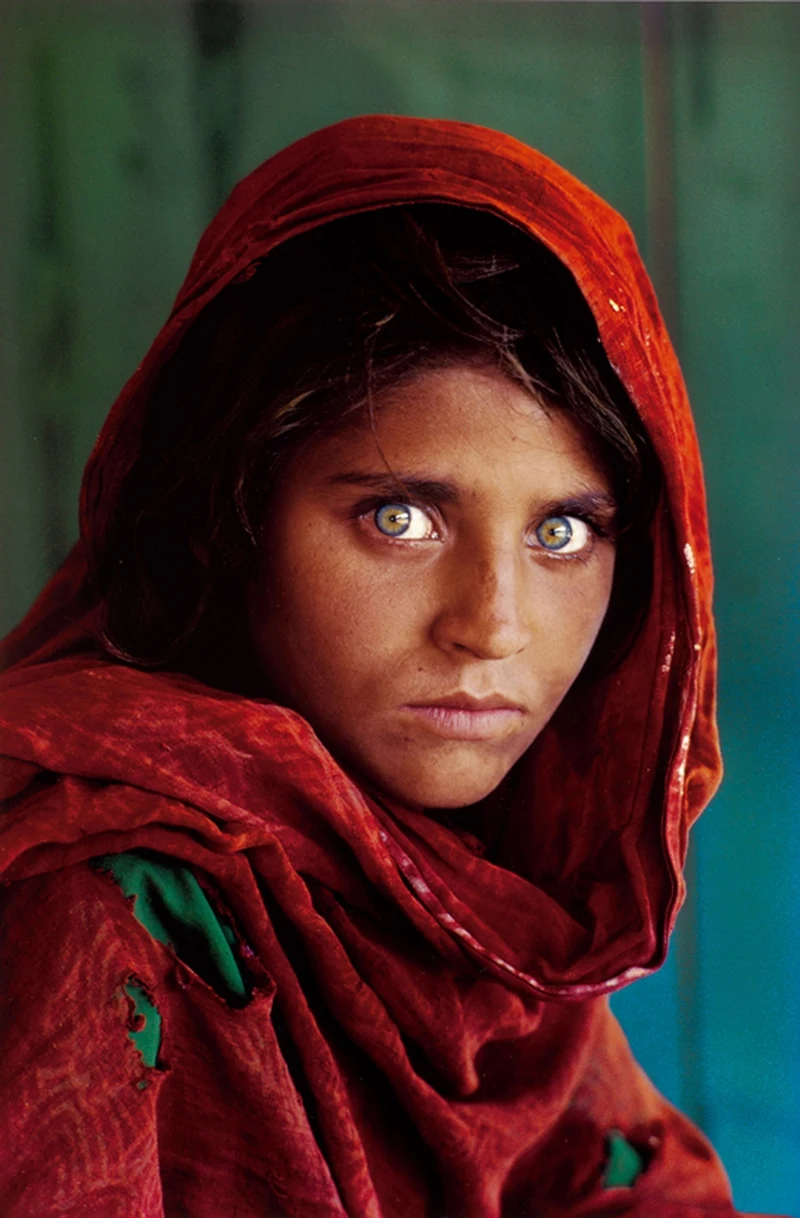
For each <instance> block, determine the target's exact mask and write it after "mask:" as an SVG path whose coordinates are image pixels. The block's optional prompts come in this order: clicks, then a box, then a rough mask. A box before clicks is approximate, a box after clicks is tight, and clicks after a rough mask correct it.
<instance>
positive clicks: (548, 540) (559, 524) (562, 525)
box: [536, 516, 572, 550]
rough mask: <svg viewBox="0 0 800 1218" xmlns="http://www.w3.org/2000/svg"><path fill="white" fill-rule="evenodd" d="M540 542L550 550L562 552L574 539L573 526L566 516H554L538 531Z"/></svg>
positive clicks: (540, 526)
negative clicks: (572, 538)
mask: <svg viewBox="0 0 800 1218" xmlns="http://www.w3.org/2000/svg"><path fill="white" fill-rule="evenodd" d="M536 532H537V535H538V538H539V541H540V542H541V543H542V545H543V546H546V548H547V549H548V550H561V549H563V548H564V546H565V545H566V544H567V542H568V541H569V540H570V538H571V537H572V525H571V524H570V523H569V521H568V520H567V518H566V516H553V517H552V518H551V519H550V520H546V521H545V522H544V524H541V525H539V528H538V529H537V530H536Z"/></svg>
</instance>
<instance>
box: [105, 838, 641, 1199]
mask: <svg viewBox="0 0 800 1218" xmlns="http://www.w3.org/2000/svg"><path fill="white" fill-rule="evenodd" d="M92 865H93V866H95V867H97V868H98V869H99V870H101V871H106V872H109V873H110V874H111V875H112V876H113V877H114V879H115V880H116V882H117V883H118V884H119V886H120V888H121V889H122V892H123V893H124V894H125V896H126V897H128V898H130V899H132V900H133V913H134V915H135V917H136V919H137V920H138V921H139V922H140V923H141V924H142V926H143V927H144V928H145V930H147V931H149V933H150V934H151V935H152V936H153V938H154V939H156V940H158V942H159V943H164V944H166V945H167V946H168V947H171V948H172V949H173V951H174V952H175V954H176V955H177V956H178V958H179V959H180V960H183V961H185V962H186V963H187V964H188V965H189V966H190V967H191V968H192V969H194V971H195V972H196V973H197V975H198V976H199V977H202V978H203V980H204V981H206V982H207V983H208V985H210V986H211V987H212V988H213V989H214V990H216V992H217V993H218V994H219V995H220V996H221V997H222V998H224V999H225V1000H226V1001H227V1002H230V1003H231V1005H232V1006H242V1005H243V1004H244V1003H245V1002H246V1001H247V1000H248V998H249V996H250V991H249V987H248V985H247V982H246V981H245V976H244V972H243V970H242V967H241V965H240V963H239V961H238V959H237V956H236V952H235V948H236V936H235V934H234V932H233V929H232V928H231V926H229V925H228V923H227V922H226V921H225V920H224V919H223V918H222V916H221V915H220V914H219V913H217V911H216V910H215V909H214V907H213V905H212V904H211V902H210V901H209V899H208V897H207V896H206V894H205V893H204V892H203V889H202V888H201V887H200V885H199V884H198V882H197V880H196V879H195V877H194V875H193V874H192V872H191V871H190V870H189V868H188V867H182V866H181V865H180V864H179V863H176V862H175V861H174V860H173V859H169V858H166V857H165V856H163V855H158V854H155V853H154V852H152V851H149V850H129V851H126V852H125V853H124V854H106V855H103V856H102V857H100V858H96V859H93V860H92ZM126 991H127V993H128V994H129V996H130V997H131V998H132V999H133V1000H134V1002H135V1003H136V1013H137V1014H140V1015H142V1016H143V1017H144V1026H143V1028H142V1029H140V1030H139V1031H137V1032H133V1033H132V1034H131V1035H132V1039H133V1040H134V1043H135V1044H136V1046H137V1048H138V1049H139V1050H140V1052H141V1053H142V1056H143V1059H144V1061H145V1064H146V1065H150V1066H154V1065H155V1064H156V1058H157V1055H158V1046H159V1040H160V1031H161V1018H160V1016H159V1014H158V1012H157V1010H156V1009H155V1007H154V1006H153V1005H152V1003H151V1001H150V999H149V998H148V997H147V995H146V994H145V993H144V991H143V990H142V989H141V987H139V986H135V985H130V986H128V987H126ZM606 1146H607V1149H608V1160H607V1163H606V1168H605V1172H604V1175H603V1187H604V1188H631V1187H632V1186H633V1184H634V1183H635V1181H636V1179H637V1178H638V1176H639V1175H641V1173H642V1170H643V1168H644V1162H643V1160H642V1157H641V1155H640V1154H639V1152H638V1151H637V1150H636V1149H635V1148H634V1147H633V1146H631V1144H630V1142H628V1141H627V1139H626V1138H625V1137H624V1136H623V1135H622V1134H621V1133H620V1132H619V1130H616V1129H613V1130H611V1132H610V1133H609V1134H608V1135H607V1137H606Z"/></svg>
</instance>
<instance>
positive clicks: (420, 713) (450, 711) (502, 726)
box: [404, 693, 525, 741]
mask: <svg viewBox="0 0 800 1218" xmlns="http://www.w3.org/2000/svg"><path fill="white" fill-rule="evenodd" d="M404 710H406V711H407V712H408V714H409V715H410V716H411V717H412V718H413V719H415V720H416V721H417V722H418V723H419V724H421V725H422V726H423V727H425V728H427V729H428V730H429V731H431V732H433V733H434V734H435V735H437V736H441V737H443V738H444V739H446V740H486V741H488V740H500V739H502V738H503V737H504V736H509V735H513V734H514V732H516V731H518V730H519V728H520V727H521V726H522V723H523V720H524V717H525V708H524V707H523V706H521V705H520V704H519V703H518V702H512V701H510V700H509V699H508V698H504V697H502V696H501V695H499V694H489V695H486V696H484V697H480V698H479V697H475V696H474V695H473V694H467V693H455V694H446V695H443V696H442V697H439V698H436V699H435V701H431V702H425V703H409V704H408V705H407V706H405V707H404Z"/></svg>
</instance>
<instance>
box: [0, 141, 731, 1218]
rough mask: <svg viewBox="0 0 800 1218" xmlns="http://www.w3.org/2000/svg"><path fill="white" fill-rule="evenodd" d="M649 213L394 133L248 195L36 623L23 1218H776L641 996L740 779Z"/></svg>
mask: <svg viewBox="0 0 800 1218" xmlns="http://www.w3.org/2000/svg"><path fill="white" fill-rule="evenodd" d="M710 594H711V577H710V562H709V553H708V540H707V533H706V520H705V509H704V501H703V492H702V479H701V471H700V465H699V458H698V453H697V448H696V442H695V438H694V432H693V428H692V423H691V417H690V413H689V407H688V403H687V400H686V396H685V392H684V388H683V385H682V382H681V378H680V373H679V370H678V367H677V364H676V361H675V357H674V354H673V352H672V349H671V347H670V345H669V341H668V339H667V336H666V334H665V332H664V328H663V325H662V322H661V320H660V317H659V314H658V309H657V306H656V303H655V300H654V298H653V294H652V290H651V288H650V285H649V283H648V280H647V277H646V275H645V273H644V270H643V268H642V266H641V263H640V261H639V259H638V256H637V253H636V250H635V246H634V243H633V239H632V237H631V235H630V233H629V231H628V229H627V227H626V226H625V224H624V222H623V221H622V220H621V219H620V218H619V217H618V216H617V215H616V214H615V213H614V212H612V211H611V210H610V209H609V208H608V207H607V206H606V205H605V204H604V203H602V202H601V201H600V200H599V199H597V198H596V197H595V196H594V195H593V194H591V192H589V191H588V190H587V189H586V188H585V187H583V186H581V185H580V184H579V183H578V182H576V181H575V180H574V179H573V178H571V177H570V176H569V175H568V174H567V173H565V172H564V171H563V170H561V169H559V168H558V167H557V166H555V165H553V164H552V163H551V162H549V161H548V160H547V159H546V158H544V157H542V156H540V155H539V154H538V153H535V152H533V151H532V150H531V149H529V148H527V147H525V146H523V145H521V144H519V143H518V142H517V141H515V140H513V139H510V138H508V137H506V136H503V135H500V134H498V133H496V132H491V131H487V130H484V129H482V128H476V127H471V126H467V125H464V124H459V123H448V122H436V121H427V120H416V119H403V118H386V117H368V118H357V119H351V120H348V121H346V122H344V123H340V124H338V125H336V126H334V127H332V128H329V129H327V130H324V131H321V132H317V133H316V134H314V135H311V136H309V137H307V138H306V139H304V140H301V141H300V142H299V143H297V144H295V145H293V146H292V147H290V148H288V149H286V150H284V151H283V152H281V153H279V154H278V155H277V156H275V157H273V158H272V159H271V160H269V161H267V162H266V163H265V164H264V165H262V166H261V167H260V168H259V169H257V170H256V171H255V172H254V173H253V174H251V175H250V177H248V178H247V179H245V181H244V182H242V183H241V185H240V186H239V187H238V188H237V189H236V190H235V191H234V193H233V195H232V196H231V198H230V200H229V201H228V203H227V204H226V205H225V206H224V207H223V209H222V211H221V212H220V214H219V215H218V216H217V218H216V219H215V220H214V221H213V223H212V225H211V226H210V228H209V229H208V231H207V232H206V234H205V235H204V237H203V238H202V240H201V242H200V245H199V248H198V251H197V254H196V256H195V259H194V262H193V264H192V267H191V269H190V271H189V275H188V278H187V280H186V283H185V284H184V286H183V288H182V290H181V292H180V295H179V297H178V300H177V303H176V305H175V308H174V310H173V313H172V315H171V317H170V318H169V320H168V322H167V324H166V325H165V327H164V329H163V330H162V331H161V333H160V334H159V335H158V337H157V338H156V341H155V343H154V344H153V346H152V348H151V350H150V352H149V353H148V355H147V357H146V359H145V361H144V363H143V364H142V366H141V367H140V368H139V369H138V371H137V372H136V373H135V375H134V376H133V378H132V379H131V381H130V382H129V383H128V385H127V386H126V387H125V389H124V390H123V393H122V395H121V396H120V398H119V400H118V402H117V403H116V405H115V407H114V408H113V410H112V412H111V414H110V416H109V419H108V421H107V423H106V425H105V427H104V429H103V431H102V434H101V436H100V438H99V440H98V443H97V446H96V448H95V450H94V452H93V454H92V457H91V459H90V461H89V465H88V467H87V470H86V474H85V478H84V485H83V493H82V502H81V539H80V542H79V543H78V545H77V546H76V548H75V550H74V551H73V553H72V554H71V555H70V557H69V559H68V560H67V562H66V563H65V564H64V566H63V567H62V569H61V571H60V572H59V573H58V575H57V576H56V577H55V579H54V580H53V581H52V582H51V583H50V585H48V587H47V588H46V589H45V591H44V593H43V594H42V596H41V598H40V599H39V601H38V602H37V604H36V605H35V606H34V608H33V609H32V610H31V612H30V614H29V615H28V617H27V618H26V619H25V621H24V622H23V623H22V624H21V625H20V626H19V627H18V628H17V630H16V631H15V632H14V633H13V634H12V635H11V636H10V638H9V639H8V640H7V641H6V644H5V663H6V666H7V673H6V676H5V679H4V694H3V703H2V714H3V720H4V733H3V734H4V742H3V753H4V754H5V755H6V758H7V762H6V767H5V770H4V786H5V795H6V797H7V799H8V808H7V811H6V813H5V817H4V836H3V848H4V865H5V880H6V887H5V895H4V916H3V939H2V954H3V968H4V971H5V976H6V977H7V978H8V982H9V984H8V988H7V997H6V1003H7V1005H6V1014H5V1016H4V1017H5V1020H6V1046H5V1050H4V1064H5V1068H6V1070H5V1073H6V1079H7V1080H8V1079H9V1078H13V1079H14V1085H13V1087H9V1086H7V1087H6V1092H5V1098H4V1101H3V1103H4V1122H5V1126H6V1130H7V1132H6V1137H5V1142H4V1145H5V1147H6V1157H5V1162H4V1167H3V1189H4V1192H3V1194H2V1195H3V1213H4V1214H7V1215H9V1216H11V1215H15V1216H16V1215H41V1214H44V1213H48V1214H50V1213H53V1214H55V1213H58V1214H70V1213H75V1214H78V1213H91V1214H103V1215H120V1218H122V1216H124V1218H129V1216H130V1215H134V1214H135V1215H147V1218H151V1216H155V1215H162V1214H166V1215H173V1214H175V1215H177V1214H187V1215H192V1216H198V1218H204V1216H208V1218H220V1216H221V1215H233V1214H236V1215H241V1216H243V1215H251V1214H252V1215H264V1214H285V1215H292V1216H298V1218H299V1216H301V1215H303V1216H305V1215H307V1216H309V1218H312V1216H313V1218H317V1216H319V1215H330V1216H331V1218H333V1216H334V1215H336V1216H339V1218H341V1216H343V1215H348V1216H350V1218H379V1216H384V1218H423V1216H425V1218H445V1216H446V1218H517V1216H522V1215H531V1216H532V1215H548V1216H551V1215H553V1216H555V1215H560V1214H563V1215H570V1216H577V1215H601V1214H603V1215H611V1214H614V1215H618V1214H639V1215H648V1216H650V1215H653V1216H657V1215H659V1214H662V1215H664V1216H667V1215H679V1214H680V1215H686V1216H687V1218H688V1215H701V1214H709V1215H710V1214H715V1215H725V1214H728V1215H731V1214H733V1213H734V1212H735V1211H734V1210H733V1208H732V1202H731V1198H730V1192H729V1188H728V1184H727V1181H726V1177H725V1174H724V1171H723V1169H722V1167H721V1166H720V1164H719V1162H718V1160H717V1158H716V1156H715V1155H714V1152H713V1151H712V1149H711V1148H710V1146H709V1145H708V1143H707V1142H706V1141H705V1139H704V1138H703V1137H702V1135H701V1134H700V1133H699V1132H698V1131H697V1130H696V1129H694V1128H693V1127H692V1126H691V1125H690V1123H689V1122H688V1121H687V1120H686V1119H685V1118H683V1117H682V1116H681V1115H680V1114H679V1113H678V1112H676V1111H675V1109H673V1108H672V1107H671V1106H670V1105H669V1104H668V1103H666V1101H665V1100H664V1099H663V1098H662V1097H661V1096H660V1095H658V1093H657V1092H656V1091H655V1090H654V1088H653V1087H652V1085H651V1084H650V1083H649V1081H648V1080H647V1078H646V1077H645V1076H644V1075H643V1073H642V1071H641V1070H640V1069H639V1068H638V1067H637V1065H636V1063H635V1062H634V1061H633V1059H632V1057H631V1054H630V1051H629V1049H628V1047H627V1044H626V1042H625V1040H624V1037H623V1036H622V1033H621V1031H620V1029H619V1027H618V1025H617V1024H616V1022H615V1020H614V1018H613V1016H612V1015H611V1013H610V1010H609V1007H608V999H607V996H608V994H609V993H610V992H611V991H613V990H615V989H617V988H619V987H620V986H623V985H625V984H627V983H628V982H630V981H633V980H635V979H636V978H638V977H641V976H643V975H645V974H646V973H648V972H651V971H652V970H653V969H655V968H657V967H658V966H659V965H660V964H661V963H662V961H663V959H664V955H665V952H666V949H667V941H668V938H669V934H670V930H671V928H672V926H673V923H674V920H675V916H676V913H677V910H678V908H679V906H680V904H681V901H682V898H683V892H684V887H683V879H682V874H681V868H682V863H683V860H684V858H685V853H686V840H687V833H688V829H689V826H690V824H691V823H692V821H693V820H694V819H695V817H696V816H697V815H698V814H699V812H700V811H701V810H702V808H703V806H704V805H705V803H706V802H707V801H708V799H709V798H710V796H711V794H712V793H713V791H714V789H715V787H716V784H717V781H718V776H719V755H718V749H717V737H716V731H715V726H714V635H713V627H712V622H711V617H710Z"/></svg>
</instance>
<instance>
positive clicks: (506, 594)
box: [432, 552, 531, 660]
mask: <svg viewBox="0 0 800 1218" xmlns="http://www.w3.org/2000/svg"><path fill="white" fill-rule="evenodd" d="M442 574H443V591H442V598H441V603H440V607H439V610H438V612H437V614H436V616H435V619H434V623H433V631H432V633H433V639H434V642H435V643H436V645H437V646H438V647H440V648H441V649H442V650H443V651H459V652H469V653H470V654H471V655H473V656H475V657H476V658H478V659H482V660H504V659H508V658H509V657H510V656H513V655H517V654H518V653H519V652H520V651H523V650H524V649H525V647H526V646H527V645H528V643H529V641H530V637H531V631H530V611H531V606H530V591H531V590H530V589H529V588H528V587H527V582H526V580H525V569H524V565H523V564H522V563H521V562H520V560H519V556H518V555H517V554H514V553H507V552H506V553H491V554H486V555H477V554H475V553H472V554H467V555H464V556H461V557H460V558H459V559H457V560H456V561H455V562H454V564H453V565H452V566H451V567H450V568H449V570H447V571H443V572H442Z"/></svg>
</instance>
